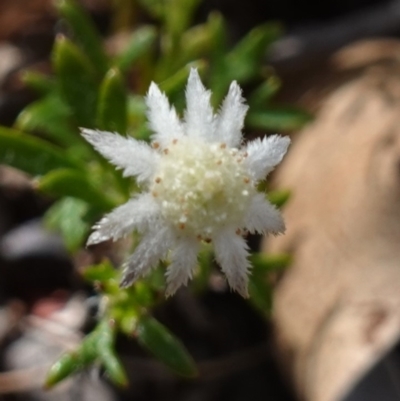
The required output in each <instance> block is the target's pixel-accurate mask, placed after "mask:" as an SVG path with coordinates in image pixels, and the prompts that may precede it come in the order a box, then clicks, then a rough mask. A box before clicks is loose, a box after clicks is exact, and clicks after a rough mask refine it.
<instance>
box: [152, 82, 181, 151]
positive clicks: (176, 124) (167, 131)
mask: <svg viewBox="0 0 400 401" xmlns="http://www.w3.org/2000/svg"><path fill="white" fill-rule="evenodd" d="M146 105H147V108H148V110H147V117H148V120H149V126H150V128H151V130H152V131H153V132H154V135H153V137H152V138H153V140H154V141H157V142H159V143H160V145H161V146H162V147H163V148H165V147H166V146H168V145H169V143H170V142H171V141H172V140H173V139H179V138H180V137H182V136H183V135H184V134H183V126H182V124H181V122H180V121H179V118H178V115H177V114H176V111H175V109H174V108H173V107H171V106H170V105H169V102H168V99H167V97H166V96H165V94H164V93H162V92H161V91H160V89H159V88H158V86H157V85H156V84H155V83H154V82H152V83H151V85H150V89H149V92H148V93H147V96H146Z"/></svg>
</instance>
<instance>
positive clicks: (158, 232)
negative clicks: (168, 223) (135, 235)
mask: <svg viewBox="0 0 400 401" xmlns="http://www.w3.org/2000/svg"><path fill="white" fill-rule="evenodd" d="M173 244H174V235H173V233H172V232H171V230H170V228H169V227H159V226H158V225H157V226H155V227H153V228H152V229H151V230H150V231H149V232H148V233H147V234H146V235H144V237H143V238H142V240H141V242H140V244H139V245H138V246H137V248H136V250H135V252H134V254H133V255H132V256H131V257H130V258H129V259H128V260H127V262H126V263H125V264H124V270H123V272H122V279H121V284H120V285H121V287H128V286H130V285H131V284H132V283H133V282H134V281H136V280H137V279H138V278H140V277H143V276H145V275H146V274H148V273H149V272H150V271H151V269H153V268H154V267H156V266H157V264H158V262H159V261H160V260H162V259H164V258H165V256H166V254H167V252H168V250H169V249H170V248H171V246H172V245H173Z"/></svg>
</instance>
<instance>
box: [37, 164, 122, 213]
mask: <svg viewBox="0 0 400 401" xmlns="http://www.w3.org/2000/svg"><path fill="white" fill-rule="evenodd" d="M36 187H37V189H39V190H40V191H43V192H46V193H48V194H50V195H55V196H59V197H62V196H70V197H73V198H77V199H81V200H83V201H86V202H87V203H88V204H90V205H91V206H93V207H95V208H96V209H98V210H99V211H108V210H110V209H112V208H113V207H114V206H115V204H114V202H112V201H111V200H110V199H109V198H108V197H107V196H106V195H105V194H104V192H101V191H99V190H98V189H97V188H96V187H94V186H93V185H92V183H91V182H90V180H89V178H88V176H87V175H85V174H84V173H83V172H82V171H77V170H72V169H58V170H54V171H51V172H50V173H48V174H46V175H45V176H43V177H42V178H40V179H39V180H38V181H37V184H36Z"/></svg>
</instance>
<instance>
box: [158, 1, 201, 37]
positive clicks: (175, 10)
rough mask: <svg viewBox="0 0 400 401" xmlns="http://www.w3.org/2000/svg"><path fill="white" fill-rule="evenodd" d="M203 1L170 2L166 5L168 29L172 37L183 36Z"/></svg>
mask: <svg viewBox="0 0 400 401" xmlns="http://www.w3.org/2000/svg"><path fill="white" fill-rule="evenodd" d="M200 1H201V0H169V1H168V2H167V4H165V7H166V11H165V14H164V15H165V20H166V21H165V24H166V29H167V32H168V33H169V34H171V35H172V36H179V35H181V34H182V33H183V32H184V31H185V30H186V29H187V28H188V26H189V25H190V22H191V20H192V16H193V14H194V12H195V11H196V7H197V6H198V5H199V4H200Z"/></svg>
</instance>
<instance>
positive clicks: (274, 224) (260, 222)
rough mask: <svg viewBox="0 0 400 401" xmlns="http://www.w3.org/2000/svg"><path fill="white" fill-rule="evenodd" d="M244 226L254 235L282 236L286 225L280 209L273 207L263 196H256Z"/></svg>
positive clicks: (245, 218)
mask: <svg viewBox="0 0 400 401" xmlns="http://www.w3.org/2000/svg"><path fill="white" fill-rule="evenodd" d="M243 226H244V227H246V229H247V230H248V231H249V232H250V233H252V234H254V233H261V234H267V233H268V232H270V233H272V234H281V233H283V232H284V231H285V223H284V221H283V218H282V216H281V214H280V212H279V210H278V209H276V208H275V206H273V205H271V204H270V203H269V202H268V201H267V200H266V199H265V196H264V195H263V194H260V193H258V194H256V195H254V197H253V199H252V200H251V202H250V205H249V208H248V209H247V212H246V215H245V217H244V223H243Z"/></svg>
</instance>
